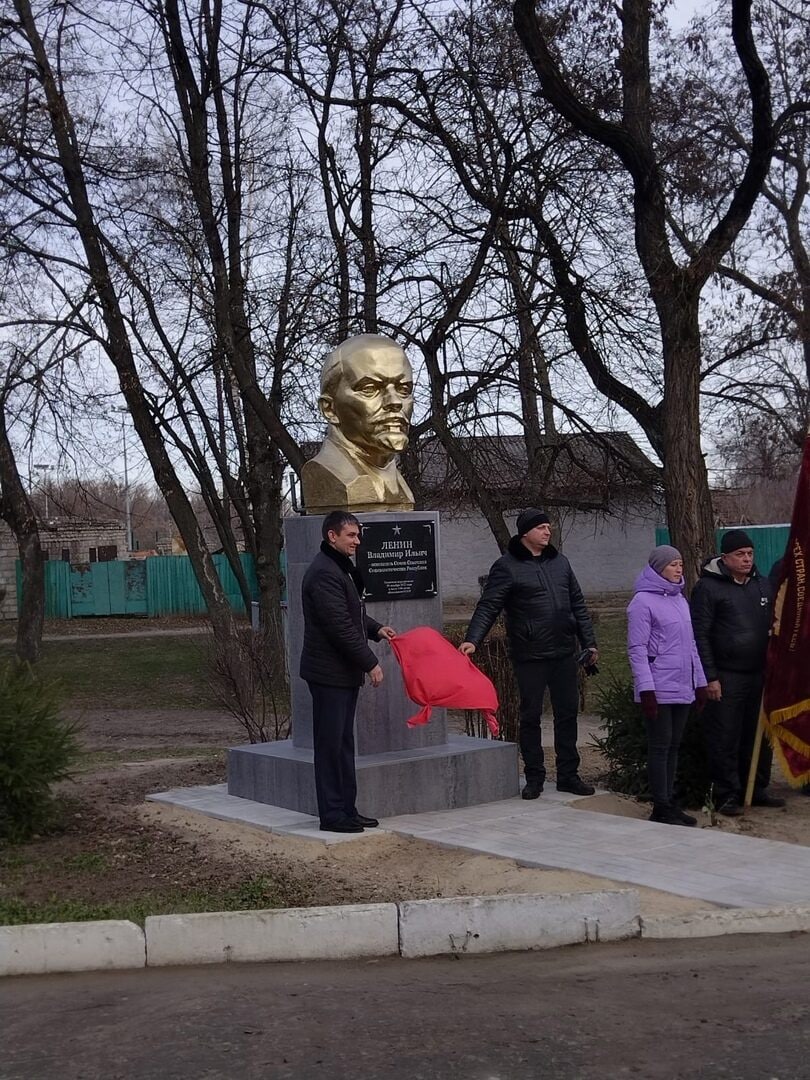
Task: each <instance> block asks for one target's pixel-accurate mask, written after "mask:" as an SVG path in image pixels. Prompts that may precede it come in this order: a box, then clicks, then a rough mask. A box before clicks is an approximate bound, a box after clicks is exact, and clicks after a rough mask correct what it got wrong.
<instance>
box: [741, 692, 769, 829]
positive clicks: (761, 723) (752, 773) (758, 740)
mask: <svg viewBox="0 0 810 1080" xmlns="http://www.w3.org/2000/svg"><path fill="white" fill-rule="evenodd" d="M764 731H765V697H764V694H763V696H762V698H760V702H759V719H758V720H757V733H756V735H755V736H754V752H753V753H752V755H751V765H750V767H749V769H748V783H747V784H746V785H745V799H744V800H743V809H744V810H747V809H748V807H749V806H750V805H751V801H752V799H753V798H754V783H755V781H756V778H757V766H758V765H759V754H760V751H761V749H762V734H763V732H764Z"/></svg>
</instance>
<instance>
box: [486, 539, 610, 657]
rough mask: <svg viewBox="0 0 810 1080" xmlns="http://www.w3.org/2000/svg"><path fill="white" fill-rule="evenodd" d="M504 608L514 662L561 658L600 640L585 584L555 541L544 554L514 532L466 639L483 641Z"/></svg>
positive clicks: (492, 575) (496, 564) (492, 570)
mask: <svg viewBox="0 0 810 1080" xmlns="http://www.w3.org/2000/svg"><path fill="white" fill-rule="evenodd" d="M501 611H503V612H504V614H505V618H506V634H507V638H508V641H509V651H510V654H511V657H512V659H513V660H514V661H516V662H518V663H520V662H522V661H526V660H558V659H562V658H563V657H566V656H572V655H573V654H574V653H575V652H577V651H578V650H579V648H580V646H582V647H583V648H586V649H590V648H596V638H595V636H594V632H593V625H592V623H591V619H590V616H589V615H588V609H587V608H586V607H585V599H584V597H583V595H582V589H580V587H579V582H578V581H577V579H576V578H575V577H574V572H573V570H572V569H571V564H570V563H569V561H568V559H566V557H565V556H564V555H562V554H560V552H559V551H557V549H556V548H555V547H553V546H552V545H551V544H549V545H548V547H547V548H545V549H544V551H543V552H542V553H541V554H540V555H532V553H531V552H530V551H529V549H528V548H527V547H526V546H525V545H524V544H523V543H521V541H520V538H519V537H517V536H513V537H512V539H511V540H510V541H509V547H508V548H507V551H506V554H504V555H502V556H501V557H500V559H498V561H497V562H495V563H493V565H492V569H491V570H490V572H489V577H488V578H487V583H486V586H485V587H484V592H483V595H482V596H481V599H480V600H479V601H478V605H477V607H476V609H475V611H474V612H473V617H472V619H471V620H470V625H469V627H468V629H467V635H466V638H465V640H466V641H471V642H472V643H473V645H480V644H481V642H482V641H483V640H484V638H485V637H486V636H487V634H488V633H489V631H490V629H491V628H492V624H493V623H494V622H495V620H496V619H497V618H498V615H500V613H501Z"/></svg>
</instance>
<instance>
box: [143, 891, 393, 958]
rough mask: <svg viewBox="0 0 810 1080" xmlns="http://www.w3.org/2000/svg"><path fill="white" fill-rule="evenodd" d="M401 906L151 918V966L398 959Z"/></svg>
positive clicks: (148, 925) (148, 931)
mask: <svg viewBox="0 0 810 1080" xmlns="http://www.w3.org/2000/svg"><path fill="white" fill-rule="evenodd" d="M398 951H399V936H398V930H397V905H396V904H346V905H344V906H342V907H315V908H280V909H276V910H272V909H271V910H268V911H225V912H206V913H204V914H201V915H152V916H150V917H149V918H147V920H146V962H147V965H148V966H149V967H158V966H163V965H166V964H222V963H225V962H243V963H244V962H251V961H259V962H261V961H268V960H349V959H355V958H358V957H368V956H396V954H397V953H398Z"/></svg>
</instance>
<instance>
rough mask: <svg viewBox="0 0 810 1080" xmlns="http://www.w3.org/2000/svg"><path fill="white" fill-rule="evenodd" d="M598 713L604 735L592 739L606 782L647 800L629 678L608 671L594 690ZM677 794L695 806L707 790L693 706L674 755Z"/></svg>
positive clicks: (641, 737) (640, 726)
mask: <svg viewBox="0 0 810 1080" xmlns="http://www.w3.org/2000/svg"><path fill="white" fill-rule="evenodd" d="M597 715H598V716H600V717H601V719H602V721H603V723H604V727H605V734H604V735H603V736H601V737H596V736H594V738H593V742H594V743H595V745H596V746H597V747H598V748H599V750H600V751H601V752H602V754H603V756H604V758H605V761H606V762H607V764H608V771H607V773H606V775H605V783H606V785H607V787H609V788H610V790H611V791H618V792H621V793H622V794H624V795H633V796H635V797H636V798H637V799H642V800H649V799H650V789H649V786H648V784H647V729H646V726H645V724H644V717H643V716H642V714H641V709H640V708H639V706H638V705H637V704H636V702H634V701H633V683H632V680H631V679H621V678H617V677H616V676H610V677H609V678H608V679H607V681H606V682H605V683H604V685H603V686H601V687H600V689H599V691H598V693H597ZM675 791H676V795H677V797H678V798H679V799H680V800H681V801H683V802H684V803H685V804H686V805H687V806H691V807H697V808H700V807H702V806H703V805H704V803H705V802H706V798H707V793H708V791H709V770H708V763H707V760H706V748H705V744H704V739H703V731H702V728H701V722H700V717H699V716H698V715H697V714H696V713H695V711H694V709H693V710H692V712H691V714H690V716H689V720H688V721H687V724H686V730H685V731H684V735H683V740H682V741H681V748H680V753H679V756H678V775H677V777H676V780H675Z"/></svg>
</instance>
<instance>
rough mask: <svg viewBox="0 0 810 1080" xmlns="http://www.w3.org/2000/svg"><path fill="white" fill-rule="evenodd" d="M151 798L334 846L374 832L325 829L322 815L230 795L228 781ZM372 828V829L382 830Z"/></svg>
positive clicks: (172, 790) (174, 790) (213, 816)
mask: <svg viewBox="0 0 810 1080" xmlns="http://www.w3.org/2000/svg"><path fill="white" fill-rule="evenodd" d="M146 798H147V800H148V801H149V802H155V803H166V804H168V805H169V806H177V807H180V808H182V809H185V810H190V811H192V812H193V813H197V814H205V815H206V816H207V817H212V818H217V819H218V820H219V821H235V822H240V823H242V824H243V825H252V826H253V827H254V828H257V829H264V830H266V831H267V832H271V833H278V834H279V835H280V836H303V837H307V838H309V839H311V840H317V841H319V842H320V843H321V844H326V845H327V846H329V847H331V846H332V845H334V844H346V843H352V842H355V843H356V842H357V841H358V840H362V839H363V838H364V837H366V836H368V835H370V834H369V833H368V832H362V833H328V832H321V831H320V828H319V823H318V819H317V818H314V817H310V815H309V814H300V813H299V812H298V811H297V810H287V809H285V808H284V807H283V806H269V805H268V804H267V803H257V802H252V801H251V800H250V799H240V798H238V796H236V795H229V794H228V788H227V785H226V784H208V785H204V786H200V787H191V788H172V789H170V790H169V791H159V792H156V793H155V794H154V795H147V796H146ZM382 831H383V830H381V829H372V830H371V832H372V833H379V832H382Z"/></svg>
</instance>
